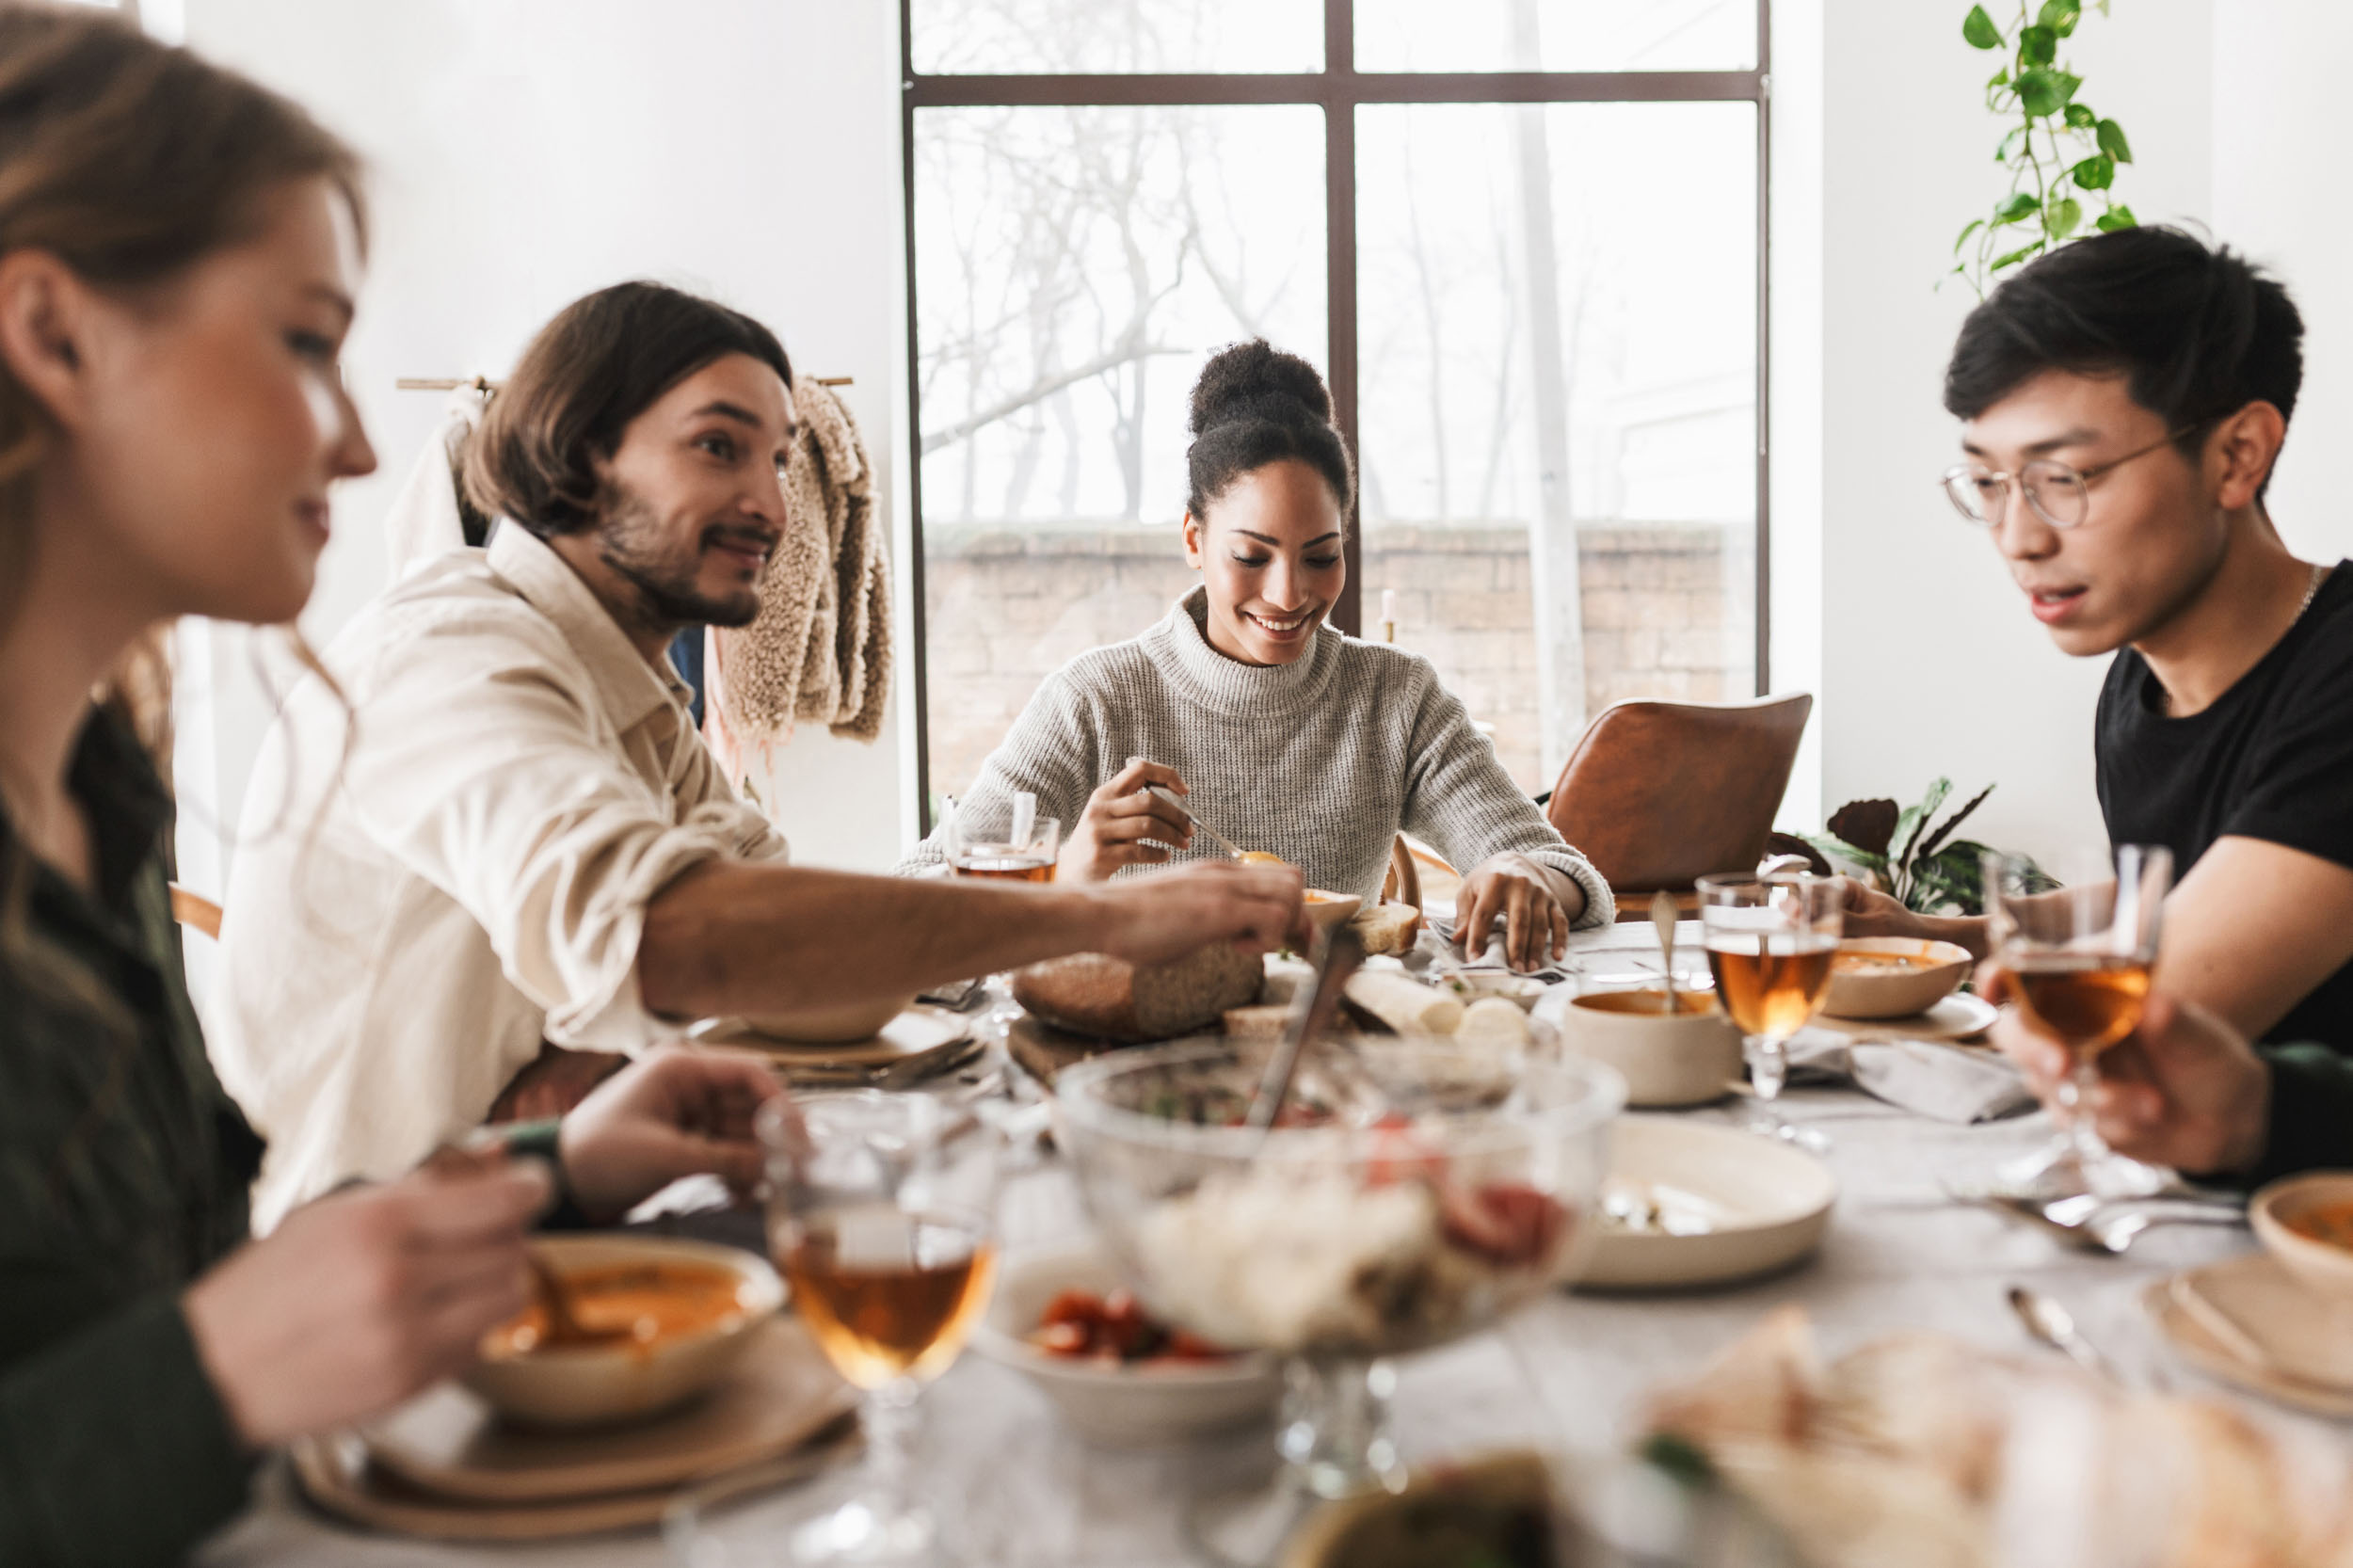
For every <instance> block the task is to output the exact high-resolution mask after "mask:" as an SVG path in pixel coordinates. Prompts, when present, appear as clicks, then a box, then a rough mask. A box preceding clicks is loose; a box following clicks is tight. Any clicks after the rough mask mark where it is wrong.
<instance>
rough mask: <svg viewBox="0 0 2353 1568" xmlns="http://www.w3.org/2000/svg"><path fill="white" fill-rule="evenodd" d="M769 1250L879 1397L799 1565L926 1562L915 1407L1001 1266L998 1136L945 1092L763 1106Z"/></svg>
mask: <svg viewBox="0 0 2353 1568" xmlns="http://www.w3.org/2000/svg"><path fill="white" fill-rule="evenodd" d="M760 1139H761V1142H762V1143H763V1144H765V1146H766V1148H767V1151H768V1180H769V1197H768V1244H769V1250H770V1252H771V1254H772V1255H773V1256H774V1257H775V1259H776V1267H777V1268H778V1269H779V1270H780V1271H781V1272H783V1274H784V1276H785V1279H786V1280H787V1281H788V1282H789V1283H790V1285H791V1286H792V1301H793V1304H794V1307H795V1309H796V1310H797V1311H798V1312H799V1314H800V1317H801V1320H802V1322H803V1323H804V1324H806V1325H807V1327H808V1332H809V1336H810V1337H811V1338H812V1339H814V1340H815V1341H816V1342H817V1345H818V1348H819V1349H820V1350H822V1351H823V1352H824V1355H825V1359H826V1360H828V1361H830V1362H831V1363H832V1364H833V1367H834V1369H835V1370H836V1371H838V1372H840V1374H841V1376H842V1377H843V1378H845V1379H846V1380H848V1381H849V1382H850V1383H851V1384H854V1385H855V1386H856V1387H857V1388H859V1389H860V1390H862V1391H863V1392H864V1394H865V1396H866V1398H865V1408H864V1412H863V1415H864V1421H865V1428H866V1444H867V1457H866V1462H865V1464H863V1465H862V1466H861V1467H860V1469H859V1470H858V1471H856V1472H854V1473H853V1475H852V1477H851V1478H850V1480H848V1482H847V1483H846V1486H847V1491H848V1496H847V1497H846V1498H845V1499H844V1500H843V1501H842V1502H841V1503H840V1506H839V1507H835V1508H831V1509H829V1510H827V1511H825V1512H819V1513H814V1514H813V1515H811V1516H807V1517H803V1518H800V1519H799V1520H798V1521H797V1522H796V1523H795V1525H794V1526H793V1528H792V1540H791V1542H790V1543H789V1545H790V1550H791V1555H790V1557H789V1559H788V1560H790V1561H792V1562H794V1563H806V1564H858V1565H861V1568H864V1565H872V1564H883V1563H891V1564H898V1563H922V1562H929V1561H932V1560H934V1551H935V1546H936V1539H937V1526H936V1521H935V1520H934V1519H933V1518H932V1516H931V1514H930V1512H929V1511H928V1510H927V1509H925V1508H924V1507H922V1506H921V1504H920V1503H919V1502H918V1501H917V1500H916V1498H915V1496H914V1495H913V1491H912V1488H911V1486H910V1484H909V1460H908V1454H909V1449H910V1448H911V1447H912V1440H913V1437H914V1432H915V1427H916V1401H917V1400H918V1399H919V1398H920V1395H921V1393H922V1390H923V1385H924V1384H927V1383H929V1382H930V1381H931V1380H932V1379H934V1378H936V1377H937V1376H938V1375H939V1374H940V1373H941V1372H944V1371H946V1370H947V1369H948V1367H949V1365H950V1364H951V1363H952V1362H953V1361H954V1360H955V1359H956V1355H957V1353H958V1352H961V1351H962V1350H963V1348H964V1341H965V1337H966V1336H967V1335H968V1334H969V1333H970V1332H971V1329H972V1325H973V1324H974V1323H975V1322H977V1321H978V1320H979V1319H980V1316H981V1313H982V1312H983V1310H984V1309H985V1307H986V1306H987V1304H988V1294H989V1286H990V1283H991V1280H992V1278H993V1276H994V1274H995V1272H996V1256H995V1240H994V1224H993V1219H994V1211H995V1208H996V1185H997V1177H998V1158H997V1141H996V1139H995V1136H994V1134H993V1133H992V1132H991V1131H990V1130H989V1129H988V1128H985V1127H984V1125H982V1124H981V1123H980V1122H979V1121H977V1120H976V1119H975V1118H973V1117H972V1116H971V1115H969V1114H964V1113H960V1112H958V1111H957V1110H956V1108H955V1107H954V1106H952V1104H949V1103H947V1102H945V1101H943V1100H941V1099H939V1098H938V1097H936V1096H930V1095H920V1094H901V1095H894V1094H884V1093H880V1092H877V1091H874V1090H857V1091H851V1092H846V1093H840V1094H824V1095H808V1096H799V1097H798V1098H797V1100H796V1102H795V1104H794V1105H793V1106H792V1107H790V1108H788V1107H786V1106H785V1105H783V1104H782V1102H777V1103H776V1104H774V1105H772V1106H771V1107H770V1108H768V1109H767V1110H766V1111H763V1112H762V1113H761V1116H760Z"/></svg>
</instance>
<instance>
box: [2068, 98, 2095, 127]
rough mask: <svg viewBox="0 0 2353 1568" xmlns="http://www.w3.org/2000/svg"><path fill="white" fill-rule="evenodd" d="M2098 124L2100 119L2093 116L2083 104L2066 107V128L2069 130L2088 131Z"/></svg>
mask: <svg viewBox="0 0 2353 1568" xmlns="http://www.w3.org/2000/svg"><path fill="white" fill-rule="evenodd" d="M2099 123H2100V117H2099V116H2098V115H2096V114H2093V113H2092V112H2091V110H2090V109H2089V108H2088V107H2087V106H2085V105H2084V104H2068V105H2067V128H2068V129H2069V130H2071V131H2089V130H2090V129H2091V128H2092V127H2093V126H2095V125H2097V124H2099Z"/></svg>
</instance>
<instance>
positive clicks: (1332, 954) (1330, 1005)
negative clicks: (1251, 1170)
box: [1242, 925, 1365, 1132]
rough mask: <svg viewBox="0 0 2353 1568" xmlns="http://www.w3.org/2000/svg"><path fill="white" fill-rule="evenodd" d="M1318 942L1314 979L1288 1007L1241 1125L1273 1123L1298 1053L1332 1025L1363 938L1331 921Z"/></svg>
mask: <svg viewBox="0 0 2353 1568" xmlns="http://www.w3.org/2000/svg"><path fill="white" fill-rule="evenodd" d="M1321 950H1322V951H1321V952H1320V953H1319V954H1318V955H1317V958H1316V979H1315V984H1313V985H1311V986H1309V987H1308V989H1307V993H1306V997H1305V1000H1304V1001H1302V1002H1301V1003H1299V1004H1298V1005H1297V1006H1294V1007H1293V1008H1292V1009H1291V1016H1290V1017H1289V1021H1287V1022H1286V1023H1285V1024H1284V1025H1283V1037H1282V1039H1280V1040H1278V1041H1276V1042H1275V1045H1274V1054H1273V1056H1271V1057H1269V1058H1267V1064H1266V1073H1265V1076H1263V1077H1262V1078H1260V1079H1259V1080H1258V1092H1257V1095H1255V1096H1252V1098H1251V1101H1250V1112H1249V1114H1247V1115H1246V1116H1244V1117H1243V1118H1242V1125H1243V1126H1244V1127H1252V1128H1257V1129H1258V1130H1260V1131H1261V1132H1263V1131H1265V1130H1267V1129H1268V1128H1272V1127H1273V1126H1274V1118H1275V1117H1277V1116H1279V1115H1281V1114H1282V1113H1283V1102H1284V1101H1285V1100H1287V1099H1289V1098H1290V1093H1291V1080H1293V1079H1294V1078H1296V1077H1297V1076H1298V1073H1299V1059H1300V1058H1301V1057H1302V1056H1304V1055H1305V1054H1306V1050H1307V1048H1308V1047H1309V1046H1311V1045H1313V1044H1314V1043H1315V1042H1316V1041H1318V1040H1320V1039H1321V1038H1322V1037H1323V1034H1324V1032H1325V1031H1327V1030H1329V1029H1330V1028H1331V1027H1332V1018H1333V1016H1334V1015H1336V1014H1337V1013H1338V1012H1339V1009H1340V992H1341V990H1342V989H1343V988H1344V987H1346V985H1347V984H1348V977H1349V976H1350V975H1353V974H1354V973H1355V972H1356V971H1357V969H1358V968H1361V967H1363V965H1364V962H1365V944H1364V939H1363V938H1362V937H1360V936H1357V935H1356V933H1355V932H1354V931H1353V930H1351V929H1350V928H1349V927H1348V926H1346V925H1336V926H1334V927H1332V929H1331V930H1330V931H1329V932H1327V933H1326V934H1325V935H1324V936H1323V939H1322V942H1321Z"/></svg>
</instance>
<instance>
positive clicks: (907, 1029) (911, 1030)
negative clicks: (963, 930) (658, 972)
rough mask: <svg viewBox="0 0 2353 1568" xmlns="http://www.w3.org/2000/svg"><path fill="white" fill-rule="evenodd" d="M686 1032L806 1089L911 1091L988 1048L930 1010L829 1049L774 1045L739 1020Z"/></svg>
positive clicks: (961, 1022) (953, 1018)
mask: <svg viewBox="0 0 2353 1568" xmlns="http://www.w3.org/2000/svg"><path fill="white" fill-rule="evenodd" d="M691 1034H692V1037H693V1038H695V1039H696V1040H700V1041H703V1042H706V1043H708V1044H711V1045H717V1046H733V1047H736V1048H741V1049H746V1050H757V1051H761V1052H764V1053H766V1055H767V1056H768V1058H769V1060H770V1061H771V1062H773V1063H774V1064H776V1070H777V1071H778V1072H780V1073H782V1074H783V1075H784V1076H785V1077H786V1078H788V1079H791V1080H794V1081H796V1082H801V1083H807V1084H810V1085H823V1084H828V1083H835V1082H840V1083H844V1084H855V1083H867V1084H873V1085H877V1086H882V1087H889V1088H911V1087H913V1086H914V1085H915V1084H917V1083H919V1082H924V1081H928V1080H932V1079H935V1078H939V1077H942V1076H944V1075H946V1074H948V1073H952V1072H957V1071H960V1070H963V1069H966V1068H969V1067H971V1066H973V1065H974V1064H976V1063H977V1062H978V1061H979V1060H980V1059H981V1058H982V1057H983V1056H984V1054H985V1042H984V1041H983V1040H981V1039H980V1038H979V1036H978V1035H976V1034H975V1033H974V1032H973V1028H972V1020H971V1019H969V1018H968V1017H965V1016H962V1015H959V1014H955V1013H951V1012H948V1011H945V1010H944V1009H937V1008H930V1007H910V1008H908V1009H907V1010H906V1011H905V1012H904V1013H901V1014H900V1015H899V1016H897V1017H895V1018H892V1019H891V1020H890V1021H889V1022H888V1023H887V1024H885V1025H883V1027H882V1029H881V1030H880V1031H879V1032H876V1033H875V1034H873V1035H872V1036H871V1037H870V1038H867V1039H864V1040H853V1041H848V1042H845V1043H839V1044H832V1045H803V1044H798V1043H794V1042H791V1041H785V1040H778V1039H774V1038H772V1037H770V1036H768V1035H765V1034H762V1033H760V1032H758V1031H757V1030H754V1029H753V1028H751V1027H750V1026H749V1025H748V1024H746V1023H745V1022H744V1020H743V1019H741V1018H712V1019H708V1020H706V1021H705V1022H703V1023H701V1024H698V1025H696V1027H695V1029H694V1030H693V1031H691ZM886 1080H888V1081H886Z"/></svg>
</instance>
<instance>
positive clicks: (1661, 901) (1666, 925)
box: [1650, 888, 1682, 1013]
mask: <svg viewBox="0 0 2353 1568" xmlns="http://www.w3.org/2000/svg"><path fill="white" fill-rule="evenodd" d="M1681 915H1682V911H1681V910H1679V909H1677V908H1676V907H1675V896H1674V894H1673V893H1671V892H1669V891H1667V889H1666V888H1659V889H1658V891H1657V892H1655V893H1653V894H1652V895H1651V896H1650V923H1651V929H1652V930H1654V931H1656V932H1657V933H1658V967H1659V969H1660V971H1661V972H1662V973H1664V974H1665V976H1666V977H1667V1000H1666V1001H1665V1003H1664V1004H1663V1005H1662V1007H1661V1008H1660V1011H1662V1012H1667V1013H1672V1012H1673V1011H1675V921H1676V920H1677V919H1678V918H1679V917H1680V916H1681Z"/></svg>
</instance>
